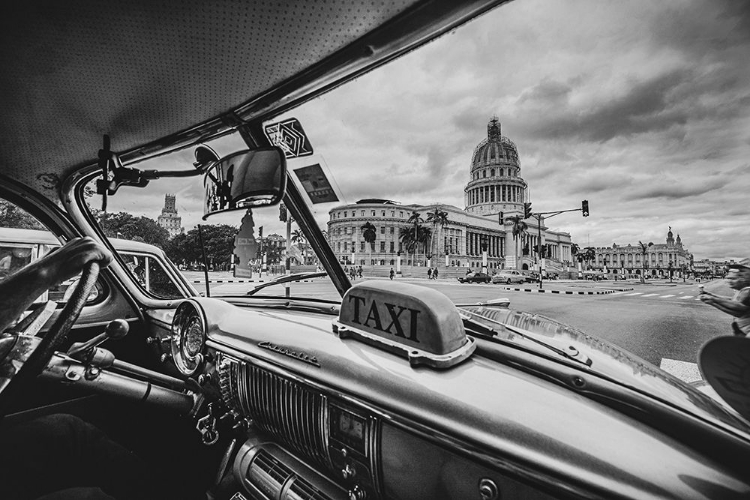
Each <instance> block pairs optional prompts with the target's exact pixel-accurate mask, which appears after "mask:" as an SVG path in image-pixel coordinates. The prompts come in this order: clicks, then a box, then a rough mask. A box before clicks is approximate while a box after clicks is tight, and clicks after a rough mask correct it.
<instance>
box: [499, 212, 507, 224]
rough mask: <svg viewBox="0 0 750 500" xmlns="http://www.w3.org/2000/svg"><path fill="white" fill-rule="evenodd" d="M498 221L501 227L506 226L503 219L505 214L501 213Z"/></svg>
mask: <svg viewBox="0 0 750 500" xmlns="http://www.w3.org/2000/svg"><path fill="white" fill-rule="evenodd" d="M497 219H498V220H497V221H498V222H499V223H500V225H501V226H502V225H505V218H504V217H503V213H502V212H500V213H499V214H497Z"/></svg>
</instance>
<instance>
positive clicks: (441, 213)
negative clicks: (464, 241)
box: [427, 207, 449, 263]
mask: <svg viewBox="0 0 750 500" xmlns="http://www.w3.org/2000/svg"><path fill="white" fill-rule="evenodd" d="M427 222H429V223H431V224H432V227H433V229H435V230H437V229H438V228H440V230H442V229H443V228H444V227H445V225H446V224H447V223H448V222H449V221H448V212H446V211H445V210H440V207H435V209H434V210H433V211H432V212H427ZM436 232H437V238H435V240H436V241H437V247H436V248H435V251H434V252H432V253H433V254H435V255H437V259H436V260H437V261H438V263H439V262H440V232H439V231H436ZM431 250H432V249H431Z"/></svg>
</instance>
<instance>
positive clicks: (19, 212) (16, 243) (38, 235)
mask: <svg viewBox="0 0 750 500" xmlns="http://www.w3.org/2000/svg"><path fill="white" fill-rule="evenodd" d="M59 247H60V241H59V240H58V239H57V237H56V236H55V234H54V233H53V232H52V231H50V230H49V229H47V227H46V226H45V225H44V224H42V223H41V222H40V221H39V220H38V219H37V218H36V217H34V216H33V215H31V214H29V213H28V212H26V211H25V210H23V209H22V208H21V207H19V206H18V205H16V204H14V203H12V202H10V201H8V200H5V199H2V198H0V280H3V279H5V278H7V277H8V276H11V275H13V274H15V273H16V272H18V271H19V270H21V269H22V268H23V267H25V266H26V265H28V264H31V263H32V262H34V261H36V260H38V259H41V258H42V257H44V256H45V255H47V254H48V253H50V252H52V251H54V250H55V249H56V248H59ZM75 280H76V279H75V278H74V279H71V280H68V281H66V282H64V283H60V284H58V285H56V286H54V287H52V288H50V289H49V290H47V291H46V292H44V293H43V294H42V295H40V296H39V297H38V298H37V299H36V300H35V301H34V302H35V303H39V302H46V301H48V300H52V301H56V302H62V301H64V300H65V291H66V290H67V289H68V288H69V287H70V285H71V284H73V283H74V282H75Z"/></svg>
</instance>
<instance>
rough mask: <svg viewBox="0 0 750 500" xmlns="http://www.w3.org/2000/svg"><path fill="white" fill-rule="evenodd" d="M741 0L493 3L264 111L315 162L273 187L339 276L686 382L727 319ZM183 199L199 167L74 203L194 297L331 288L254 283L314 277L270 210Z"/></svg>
mask: <svg viewBox="0 0 750 500" xmlns="http://www.w3.org/2000/svg"><path fill="white" fill-rule="evenodd" d="M742 9H743V7H741V6H738V5H737V4H734V5H733V4H724V3H718V2H705V3H699V4H695V5H690V6H684V5H683V4H679V3H678V4H674V3H672V2H640V3H631V2H628V3H621V2H609V3H605V4H603V3H600V2H572V3H570V2H566V3H565V4H558V3H553V2H548V3H545V2H534V1H526V2H513V3H510V4H508V5H505V6H503V7H501V8H499V9H496V10H495V11H493V12H491V13H489V14H487V15H485V16H483V17H481V18H480V19H478V20H476V21H474V22H472V23H470V24H469V26H468V27H465V28H463V29H458V30H456V31H455V32H453V33H451V34H450V35H446V36H445V37H443V38H442V39H439V40H437V41H436V42H434V43H432V44H430V45H429V46H427V47H425V48H424V49H422V50H419V51H416V52H414V53H411V54H408V55H406V56H404V57H402V58H401V59H399V60H397V61H395V62H392V63H390V64H389V65H387V66H386V67H384V68H381V69H379V70H377V71H375V72H373V73H371V74H368V75H365V76H362V77H360V78H359V79H358V80H356V81H354V82H351V83H349V84H347V85H344V86H342V87H340V88H338V89H336V90H334V91H331V92H330V93H328V94H325V95H324V96H323V97H321V98H318V99H316V100H314V101H311V102H309V103H307V104H305V105H303V106H302V107H300V108H297V109H294V110H293V111H292V112H290V113H288V114H287V115H284V116H280V117H275V118H274V119H273V120H271V121H272V122H275V123H278V122H281V121H284V120H287V119H290V118H292V117H294V118H296V119H298V120H299V121H300V122H301V123H302V124H303V125H304V130H305V132H306V134H307V139H308V140H309V145H310V147H311V148H312V149H313V150H314V154H313V155H311V156H303V157H299V158H295V159H290V160H289V178H290V179H291V180H292V181H294V182H296V183H298V185H299V189H300V191H302V192H304V193H307V194H306V199H307V201H308V202H309V203H310V208H311V210H312V213H313V216H314V218H315V221H314V225H315V226H316V227H317V228H318V230H320V231H323V232H325V235H326V239H327V241H328V243H329V245H330V247H331V249H332V251H333V252H334V254H335V256H336V259H337V261H338V262H339V263H340V266H341V267H342V268H344V269H345V271H346V272H347V275H348V276H350V280H351V281H352V282H353V283H356V282H357V281H358V280H370V279H376V280H403V281H408V282H413V283H417V284H420V285H424V286H429V287H433V288H436V289H438V290H440V291H441V292H443V293H445V294H446V295H448V296H449V297H450V298H451V299H452V300H453V301H454V302H456V303H462V304H466V303H472V302H487V301H490V300H493V299H498V298H508V299H509V300H510V303H511V307H512V308H514V309H518V310H524V311H528V312H530V313H533V314H541V315H545V316H548V317H552V318H555V320H557V321H560V322H562V323H566V324H569V325H571V326H572V327H574V328H576V329H578V330H581V331H583V332H586V333H588V334H591V335H595V336H597V337H599V338H601V339H603V340H605V341H608V342H610V343H612V344H614V345H617V346H620V347H623V348H625V349H628V350H630V351H631V352H633V353H634V354H635V355H636V356H638V357H639V358H642V359H644V360H646V361H648V362H650V363H652V364H654V365H655V366H657V367H661V368H662V369H664V370H666V371H668V372H670V373H672V374H673V375H674V376H676V377H678V378H679V379H681V380H683V381H685V382H697V381H700V380H701V374H700V371H699V370H698V367H697V364H696V360H697V353H698V349H699V348H700V346H701V345H702V344H703V343H705V342H706V341H707V340H708V339H711V338H713V337H715V336H718V335H727V334H730V333H731V328H732V327H731V326H730V325H731V320H732V317H731V316H730V315H729V314H727V313H725V312H723V311H721V310H719V309H717V308H714V307H711V305H710V304H708V303H704V301H702V300H700V295H701V294H702V293H703V292H709V293H711V294H715V295H717V296H725V297H728V298H729V299H731V297H732V296H733V294H734V292H735V290H736V289H737V284H736V283H735V282H731V283H730V282H727V281H725V280H723V277H724V276H725V275H726V274H727V273H728V272H729V270H730V269H731V268H732V266H733V265H734V264H737V263H739V262H741V261H742V259H745V258H747V256H748V248H750V235H749V233H748V231H747V221H748V220H749V218H748V213H747V209H746V208H745V207H746V206H747V203H746V197H747V193H748V192H749V190H750V175H748V174H750V170H749V167H748V158H750V142H749V141H748V139H747V130H748V125H749V124H750V94H749V91H748V87H747V85H746V82H747V81H748V74H747V72H748V69H747V64H746V63H745V61H744V58H745V57H746V55H747V49H748V44H749V39H748V33H750V29H747V28H748V21H747V11H746V9H745V10H744V11H743V10H742ZM634 12H638V15H633V13H634ZM498 26H502V29H497V27H498ZM698 34H699V35H698ZM208 145H209V146H211V147H212V148H214V149H215V150H216V151H217V152H218V154H219V156H226V155H228V154H231V153H234V152H236V151H240V150H243V149H246V148H247V145H246V144H245V143H244V142H243V141H242V140H241V138H240V137H239V135H235V136H230V137H225V138H222V139H221V140H218V141H214V142H212V143H209V144H208ZM193 161H194V158H193V150H192V149H189V150H184V151H180V152H178V153H175V154H173V155H171V156H165V157H159V158H156V159H152V160H150V161H148V162H146V163H144V164H142V165H138V168H141V169H144V170H145V169H158V170H169V169H172V170H184V169H189V168H190V166H191V164H192V162H193ZM202 195H203V188H202V183H201V182H200V180H199V178H186V179H171V178H170V179H159V180H154V181H151V183H150V184H149V185H148V186H147V187H146V188H144V189H135V188H129V187H123V188H121V189H120V192H118V193H117V194H116V195H115V196H111V197H110V198H109V201H108V208H107V213H106V214H104V213H102V212H101V211H100V210H101V208H102V207H101V199H100V197H99V196H93V197H90V198H89V199H88V202H89V204H90V206H91V209H92V210H93V211H94V212H95V214H96V217H97V219H98V220H99V221H100V224H101V227H102V229H103V230H104V232H105V234H106V235H107V236H108V237H110V238H121V239H128V240H138V241H143V242H145V243H148V244H151V245H154V246H157V247H159V248H161V249H163V250H164V252H165V254H166V257H168V258H169V260H170V261H171V262H172V263H174V265H175V266H176V267H177V268H178V270H179V272H180V273H181V275H182V276H183V277H184V279H185V280H187V281H188V282H189V283H190V284H192V285H193V286H194V287H195V289H196V290H198V291H199V292H202V293H204V294H210V295H211V296H243V295H247V294H248V293H251V294H252V296H266V295H281V296H283V295H285V294H286V293H289V294H291V295H293V296H301V297H309V298H315V299H331V300H340V294H339V292H338V291H337V290H336V289H335V287H334V286H333V285H332V283H331V281H330V280H329V278H328V277H325V276H312V277H309V276H308V277H305V276H304V275H301V277H300V279H299V280H297V281H292V282H291V287H292V288H291V291H290V292H287V291H286V289H285V285H280V286H268V287H264V288H262V289H259V290H257V291H253V289H254V288H255V287H256V286H257V285H258V284H261V283H265V282H267V281H269V280H273V279H275V278H277V277H280V276H283V275H285V274H287V273H306V272H330V269H324V268H323V267H322V264H321V260H320V258H319V256H317V255H316V254H315V252H314V251H313V249H312V248H311V246H310V245H309V244H308V241H307V238H306V237H305V235H304V234H303V232H302V231H301V230H300V225H299V223H298V221H293V220H290V217H291V214H290V213H289V212H288V211H285V210H284V209H282V208H280V207H279V206H275V207H267V208H253V209H251V210H246V211H239V212H229V213H223V214H219V215H216V216H213V217H210V218H209V219H208V220H207V221H202V220H201V217H202V215H203V199H202ZM285 212H286V217H287V218H286V220H284V213H285ZM201 239H202V244H201ZM287 258H288V260H289V266H288V268H287ZM510 271H512V273H511V272H510ZM134 272H135V271H134ZM477 273H486V275H487V276H488V279H486V280H469V279H466V278H467V277H477V276H479V277H481V275H479V274H477ZM491 277H496V279H489V278H491ZM139 282H140V281H139ZM732 283H733V284H732ZM730 284H731V285H732V286H731V287H730ZM747 285H750V283H747V284H746V285H745V286H747ZM207 286H208V288H207ZM733 288H734V289H733ZM740 288H741V287H740ZM530 291H534V292H544V293H533V294H532V293H524V292H530ZM148 292H149V293H151V294H153V295H155V296H157V297H164V296H170V293H177V292H175V291H174V290H172V291H171V292H170V291H164V289H163V288H158V289H151V290H149V291H148ZM744 321H745V322H744V323H742V325H748V323H747V318H745V320H744ZM742 327H743V328H748V326H742ZM549 335H552V334H549ZM596 367H597V365H596V360H594V362H593V368H594V369H596Z"/></svg>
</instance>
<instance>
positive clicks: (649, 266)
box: [587, 226, 695, 278]
mask: <svg viewBox="0 0 750 500" xmlns="http://www.w3.org/2000/svg"><path fill="white" fill-rule="evenodd" d="M646 245H648V243H646ZM594 250H595V252H596V259H595V260H594V261H593V262H591V263H588V264H587V267H591V268H592V269H596V270H601V271H603V272H605V273H606V274H609V275H625V276H628V277H632V276H641V275H642V274H643V275H644V276H647V277H648V276H650V277H660V278H661V277H668V276H670V275H677V276H683V275H686V274H690V273H693V272H694V271H695V269H694V265H693V264H694V263H693V255H692V254H691V253H690V252H689V251H688V249H687V248H686V247H685V246H684V245H683V244H682V239H681V238H680V235H679V234H678V235H677V239H675V238H674V235H673V233H672V227H671V226H670V227H669V231H668V232H667V238H666V241H665V242H664V243H654V244H653V245H651V246H646V247H642V246H641V244H640V243H635V244H632V243H629V244H627V245H618V244H616V243H613V244H612V246H611V247H596V248H594Z"/></svg>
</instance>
